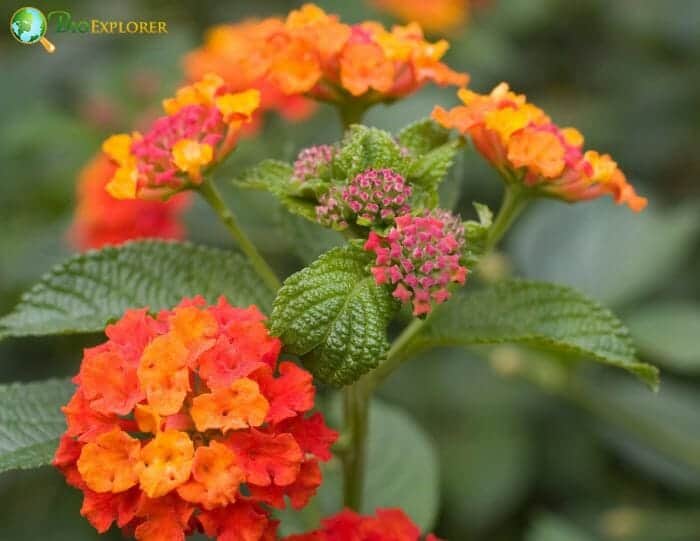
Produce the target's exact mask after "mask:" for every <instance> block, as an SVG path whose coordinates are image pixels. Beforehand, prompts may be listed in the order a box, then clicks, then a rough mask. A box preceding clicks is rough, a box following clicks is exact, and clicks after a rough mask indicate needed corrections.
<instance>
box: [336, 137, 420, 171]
mask: <svg viewBox="0 0 700 541" xmlns="http://www.w3.org/2000/svg"><path fill="white" fill-rule="evenodd" d="M407 163H408V161H407V159H406V158H405V157H404V156H403V155H402V154H401V148H400V147H399V145H398V144H397V143H396V141H395V140H394V138H393V137H392V136H391V134H390V133H389V132H385V131H383V130H380V129H377V128H368V127H366V126H360V125H353V126H351V127H350V129H349V130H348V131H347V133H346V135H345V138H344V139H343V142H342V144H341V147H340V150H339V151H338V154H337V155H336V156H335V158H334V160H333V175H334V177H335V178H347V179H352V178H353V177H355V175H357V174H359V173H362V172H363V171H365V170H366V169H369V168H374V169H382V168H385V167H388V168H391V169H394V170H395V171H397V172H399V173H401V174H402V175H403V174H405V173H406V171H405V167H406V165H407Z"/></svg>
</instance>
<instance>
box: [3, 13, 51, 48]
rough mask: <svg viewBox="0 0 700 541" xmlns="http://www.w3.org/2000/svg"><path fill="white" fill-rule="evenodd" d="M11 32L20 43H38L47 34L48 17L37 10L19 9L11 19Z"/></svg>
mask: <svg viewBox="0 0 700 541" xmlns="http://www.w3.org/2000/svg"><path fill="white" fill-rule="evenodd" d="M10 30H11V31H12V35H13V36H14V37H15V38H16V39H17V40H18V41H19V42H20V43H25V44H27V45H29V44H32V43H36V42H37V41H39V40H40V39H41V38H42V37H44V34H46V17H44V14H43V13H42V12H41V11H39V10H38V9H36V8H31V7H25V8H19V9H18V10H17V11H15V12H14V14H13V15H12V18H11V19H10Z"/></svg>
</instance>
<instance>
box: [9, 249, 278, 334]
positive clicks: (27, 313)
mask: <svg viewBox="0 0 700 541" xmlns="http://www.w3.org/2000/svg"><path fill="white" fill-rule="evenodd" d="M198 294H199V295H203V296H204V297H205V298H206V299H207V300H208V301H210V302H214V301H215V300H216V299H217V298H218V297H219V296H220V295H225V296H226V297H227V298H228V300H229V301H230V302H231V303H233V304H236V305H242V306H247V305H248V304H258V305H259V306H261V307H262V308H263V309H265V308H266V307H268V306H269V305H270V297H271V294H270V293H269V290H268V289H267V288H266V287H265V285H264V284H263V283H262V282H261V280H260V278H258V276H257V275H256V274H255V272H254V271H253V270H252V268H251V267H250V266H249V264H248V263H247V262H246V260H245V259H244V258H243V256H241V255H240V254H237V253H233V252H227V251H224V250H218V249H214V248H208V247H204V246H196V245H193V244H189V243H176V242H162V241H142V242H131V243H128V244H125V245H123V246H121V247H118V248H113V247H110V248H105V249H103V250H99V251H91V252H87V253H86V254H82V255H78V256H75V257H73V258H71V259H69V260H68V261H67V262H66V263H63V264H61V265H58V266H57V267H55V268H54V269H53V270H52V271H50V272H49V273H48V274H46V275H45V276H44V277H43V278H42V280H41V281H40V282H39V283H38V284H36V285H35V286H34V287H33V288H32V289H30V290H29V291H28V292H26V293H25V294H24V295H23V296H22V299H21V301H20V303H19V304H18V305H17V306H16V307H15V309H14V311H13V312H12V313H10V314H9V315H7V316H5V317H3V318H1V319H0V337H2V336H27V335H43V334H65V333H76V332H87V331H101V330H102V329H103V328H104V326H105V324H106V323H107V322H108V321H109V320H110V319H115V318H118V317H120V316H121V315H122V313H123V312H124V310H126V309H127V308H134V307H140V306H148V307H150V309H151V310H154V311H155V310H160V309H163V308H169V307H172V306H173V305H175V304H177V303H178V302H179V301H180V300H181V299H182V298H183V297H192V296H194V295H198Z"/></svg>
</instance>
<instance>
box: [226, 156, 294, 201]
mask: <svg viewBox="0 0 700 541" xmlns="http://www.w3.org/2000/svg"><path fill="white" fill-rule="evenodd" d="M293 173H294V168H293V167H292V166H291V165H289V164H288V163H286V162H282V161H279V160H263V161H262V162H260V163H259V164H257V165H255V166H253V167H251V168H250V169H246V170H245V171H244V172H243V175H242V176H241V178H240V179H235V180H234V183H235V184H237V185H238V186H240V187H242V188H248V189H252V190H266V191H268V192H271V193H274V194H281V193H282V194H284V193H287V186H288V184H289V182H290V180H291V178H292V174H293Z"/></svg>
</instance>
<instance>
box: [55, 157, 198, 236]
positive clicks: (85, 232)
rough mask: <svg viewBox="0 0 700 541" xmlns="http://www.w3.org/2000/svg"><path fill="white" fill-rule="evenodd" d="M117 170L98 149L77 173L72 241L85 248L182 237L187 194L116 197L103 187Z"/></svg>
mask: <svg viewBox="0 0 700 541" xmlns="http://www.w3.org/2000/svg"><path fill="white" fill-rule="evenodd" d="M116 170H117V166H116V165H115V164H114V163H113V162H112V161H111V160H110V158H109V157H108V156H107V155H106V154H104V153H102V152H100V153H99V154H98V155H97V156H95V157H94V158H93V159H92V160H90V162H89V163H88V164H87V165H86V166H85V168H84V169H83V170H82V172H81V173H80V178H79V180H78V190H77V192H78V193H77V199H78V204H77V208H76V211H75V217H74V219H73V225H72V226H71V230H70V233H69V235H70V241H71V243H72V244H73V245H74V246H75V247H76V248H78V249H80V250H87V249H91V248H102V247H103V246H105V245H107V244H111V245H118V244H122V243H124V242H126V241H129V240H133V239H142V238H160V239H181V238H183V237H184V235H185V230H184V227H183V225H182V222H181V220H180V216H181V214H182V213H183V212H184V210H185V209H186V208H187V207H188V206H189V204H190V198H189V195H188V194H184V193H183V194H178V195H176V196H174V197H171V198H170V199H168V200H167V201H143V200H119V199H115V198H114V197H112V196H111V195H110V194H109V193H107V191H106V190H105V186H106V185H107V183H108V182H109V181H110V180H111V179H112V177H114V174H115V173H116Z"/></svg>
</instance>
